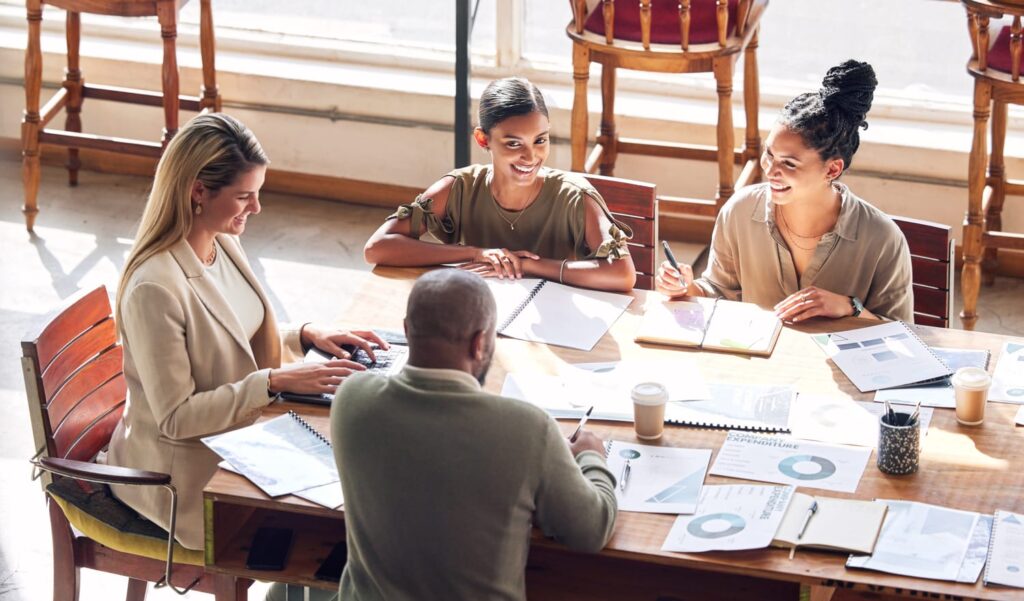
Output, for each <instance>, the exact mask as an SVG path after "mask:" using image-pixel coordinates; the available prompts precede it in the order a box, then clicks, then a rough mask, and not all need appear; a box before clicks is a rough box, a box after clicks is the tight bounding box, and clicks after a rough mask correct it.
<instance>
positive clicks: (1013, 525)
mask: <svg viewBox="0 0 1024 601" xmlns="http://www.w3.org/2000/svg"><path fill="white" fill-rule="evenodd" d="M984 580H985V585H986V586H988V585H989V584H1002V585H1004V586H1015V587H1018V588H1024V514H1020V513H1013V512H1012V511H1002V510H998V509H997V510H996V515H995V519H994V520H993V522H992V539H991V543H990V544H989V548H988V565H986V566H985V579H984Z"/></svg>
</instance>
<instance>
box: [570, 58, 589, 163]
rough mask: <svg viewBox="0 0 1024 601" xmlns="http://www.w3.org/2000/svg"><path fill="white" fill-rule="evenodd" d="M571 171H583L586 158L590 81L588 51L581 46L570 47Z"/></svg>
mask: <svg viewBox="0 0 1024 601" xmlns="http://www.w3.org/2000/svg"><path fill="white" fill-rule="evenodd" d="M572 78H573V82H574V88H575V91H574V94H573V101H572V130H571V133H570V141H571V144H572V170H573V171H583V164H584V161H586V158H587V132H588V125H587V81H588V80H589V79H590V50H589V49H588V48H587V47H586V46H583V45H582V44H573V46H572Z"/></svg>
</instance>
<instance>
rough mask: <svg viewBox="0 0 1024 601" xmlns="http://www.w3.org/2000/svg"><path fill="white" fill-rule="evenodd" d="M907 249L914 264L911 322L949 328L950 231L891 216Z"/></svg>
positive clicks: (952, 261)
mask: <svg viewBox="0 0 1024 601" xmlns="http://www.w3.org/2000/svg"><path fill="white" fill-rule="evenodd" d="M892 220H893V221H895V222H896V225H897V226H899V228H900V230H901V231H902V232H903V236H904V237H905V238H906V239H907V246H909V247H910V261H911V263H912V265H913V276H912V279H913V282H914V322H915V323H918V324H922V325H926V326H938V327H940V328H948V327H949V320H950V319H951V318H952V316H953V269H954V266H955V265H956V262H955V258H954V257H955V255H954V253H955V250H954V245H955V243H956V240H954V239H953V235H952V228H950V227H949V226H948V225H942V224H940V223H932V222H931V221H921V220H919V219H910V218H908V217H893V218H892Z"/></svg>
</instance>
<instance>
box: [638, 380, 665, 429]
mask: <svg viewBox="0 0 1024 601" xmlns="http://www.w3.org/2000/svg"><path fill="white" fill-rule="evenodd" d="M631 396H632V397H633V425H634V427H635V428H636V437H637V438H640V439H642V440H656V439H658V438H661V435H662V433H663V432H664V431H665V404H666V403H667V402H668V390H666V389H665V386H663V385H662V384H660V383H658V382H641V383H639V384H637V385H636V386H634V387H633V391H632V393H631Z"/></svg>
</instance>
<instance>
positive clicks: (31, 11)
mask: <svg viewBox="0 0 1024 601" xmlns="http://www.w3.org/2000/svg"><path fill="white" fill-rule="evenodd" d="M25 9H26V11H25V12H26V18H27V19H28V44H27V46H26V48H25V115H24V116H23V117H22V120H21V180H22V184H23V187H24V190H25V204H23V205H22V207H21V212H22V213H23V214H24V215H25V228H26V229H28V231H30V232H31V231H32V228H33V227H35V223H36V215H37V214H38V213H39V206H38V204H37V203H38V200H39V176H40V170H39V129H40V121H39V92H40V89H41V88H42V85H43V53H42V50H41V49H40V46H39V28H40V25H41V23H42V20H43V6H42V2H41V0H27V1H26V2H25Z"/></svg>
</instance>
